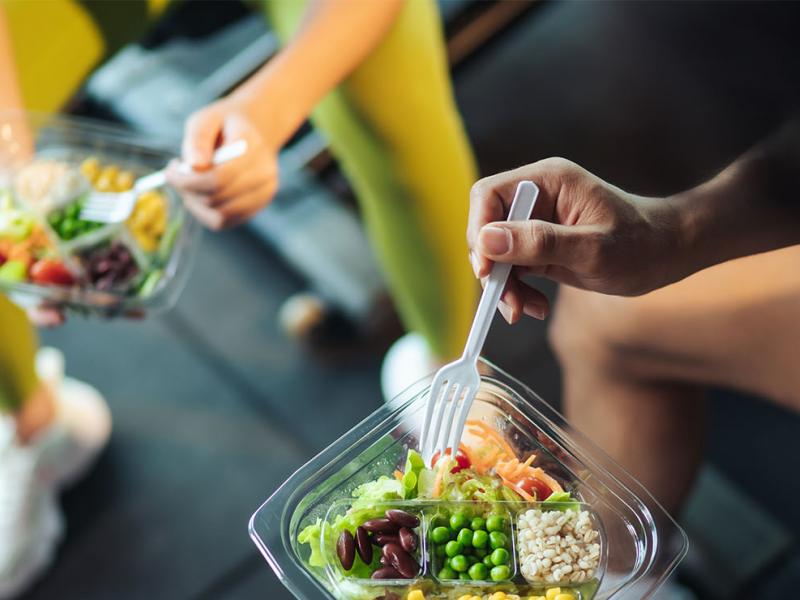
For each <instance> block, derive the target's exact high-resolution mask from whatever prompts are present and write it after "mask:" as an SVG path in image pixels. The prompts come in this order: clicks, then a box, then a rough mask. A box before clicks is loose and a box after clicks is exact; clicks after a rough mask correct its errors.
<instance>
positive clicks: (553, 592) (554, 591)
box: [545, 587, 561, 600]
mask: <svg viewBox="0 0 800 600" xmlns="http://www.w3.org/2000/svg"><path fill="white" fill-rule="evenodd" d="M560 593H561V588H560V587H557V588H548V590H547V592H546V593H545V596H546V598H547V600H556V596H558V595H559V594H560Z"/></svg>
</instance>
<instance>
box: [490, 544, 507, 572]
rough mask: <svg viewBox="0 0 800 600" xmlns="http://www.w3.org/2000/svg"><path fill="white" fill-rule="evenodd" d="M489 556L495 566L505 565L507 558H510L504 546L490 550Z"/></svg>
mask: <svg viewBox="0 0 800 600" xmlns="http://www.w3.org/2000/svg"><path fill="white" fill-rule="evenodd" d="M491 557H492V563H493V564H494V565H495V566H496V567H499V566H500V565H507V564H508V559H509V558H510V557H509V555H508V550H506V549H505V548H497V549H496V550H494V551H493V552H492V554H491Z"/></svg>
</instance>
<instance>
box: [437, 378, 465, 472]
mask: <svg viewBox="0 0 800 600" xmlns="http://www.w3.org/2000/svg"><path fill="white" fill-rule="evenodd" d="M451 389H452V390H453V399H452V400H451V401H450V410H449V411H448V414H447V421H445V422H444V423H442V425H443V427H442V428H441V429H437V430H436V431H438V432H439V435H438V436H437V441H436V447H437V449H438V450H439V456H444V454H445V452H446V450H447V438H448V436H449V435H450V429H451V428H452V426H453V418H454V417H455V414H456V408H457V406H458V401H459V399H460V398H461V391H462V389H463V388H462V385H461V384H460V383H457V384H455V385H454V386H453V387H452V388H451ZM447 396H448V397H449V396H450V391H449V390H448V393H447ZM446 409H447V406H446V405H442V414H444V412H445V410H446ZM453 458H455V455H453Z"/></svg>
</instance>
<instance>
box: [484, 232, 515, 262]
mask: <svg viewBox="0 0 800 600" xmlns="http://www.w3.org/2000/svg"><path fill="white" fill-rule="evenodd" d="M480 241H481V245H482V246H483V249H484V250H485V251H486V254H491V255H493V256H500V255H502V254H505V253H507V252H508V251H509V250H511V236H510V235H508V232H507V231H506V230H505V229H502V228H501V227H491V226H490V227H484V228H483V229H482V230H481V237H480Z"/></svg>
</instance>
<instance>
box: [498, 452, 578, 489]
mask: <svg viewBox="0 0 800 600" xmlns="http://www.w3.org/2000/svg"><path fill="white" fill-rule="evenodd" d="M532 458H533V455H531V456H530V457H528V460H526V461H525V462H524V463H521V462H519V460H517V459H516V458H513V459H511V460H506V461H498V463H497V464H496V465H495V466H494V470H495V472H496V473H497V474H498V475H499V476H500V477H501V478H502V479H503V481H504V482H508V483H513V484H517V483H519V482H520V481H521V480H523V479H525V478H526V477H534V478H536V479H538V480H540V481H542V482H543V483H544V484H545V485H547V487H549V488H550V489H551V490H552V491H553V492H554V493H560V492H563V491H564V488H562V487H561V484H559V483H558V481H556V480H555V479H553V478H552V477H550V475H548V474H547V473H545V471H544V469H542V468H540V467H532V466H531V463H532V462H533V460H532Z"/></svg>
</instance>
